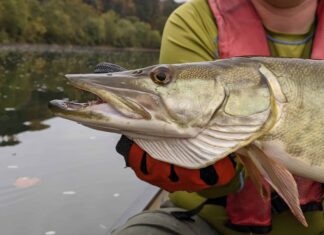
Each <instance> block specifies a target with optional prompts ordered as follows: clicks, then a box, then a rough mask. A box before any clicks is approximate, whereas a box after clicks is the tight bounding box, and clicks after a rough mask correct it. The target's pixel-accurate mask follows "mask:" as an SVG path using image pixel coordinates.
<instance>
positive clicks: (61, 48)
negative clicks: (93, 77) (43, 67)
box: [0, 44, 160, 53]
mask: <svg viewBox="0 0 324 235" xmlns="http://www.w3.org/2000/svg"><path fill="white" fill-rule="evenodd" d="M6 51H9V52H10V51H19V52H57V53H59V52H61V53H69V52H70V53H107V52H123V51H124V52H126V51H129V52H131V51H134V52H136V51H137V52H152V53H153V52H156V53H157V52H159V51H160V50H159V49H153V48H133V47H131V48H118V47H110V46H79V45H56V44H0V52H6Z"/></svg>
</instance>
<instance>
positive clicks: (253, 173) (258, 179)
mask: <svg viewBox="0 0 324 235" xmlns="http://www.w3.org/2000/svg"><path fill="white" fill-rule="evenodd" d="M236 157H237V159H238V161H240V162H241V163H242V164H243V165H244V167H245V169H246V170H247V172H248V176H249V177H250V179H251V180H252V182H253V184H254V185H255V187H256V188H257V190H258V191H259V192H260V195H261V197H262V199H263V200H264V201H265V202H266V201H269V200H270V195H271V194H270V191H269V190H267V189H266V188H265V186H264V184H263V182H264V178H263V176H262V175H261V173H260V171H259V169H258V168H257V167H256V165H255V164H254V162H253V161H252V159H251V158H250V157H249V156H248V155H247V152H246V153H244V154H238V153H237V154H236Z"/></svg>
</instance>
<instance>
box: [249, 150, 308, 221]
mask: <svg viewBox="0 0 324 235" xmlns="http://www.w3.org/2000/svg"><path fill="white" fill-rule="evenodd" d="M246 151H247V153H248V155H249V157H250V158H251V160H252V162H253V163H254V164H255V166H256V168H258V169H259V170H260V172H261V174H262V175H263V176H264V178H265V179H266V181H267V182H268V183H269V184H270V185H271V186H272V188H273V189H274V190H275V191H276V192H277V193H278V194H279V195H280V197H281V198H282V199H283V200H284V201H285V202H286V204H287V205H288V207H289V208H290V210H291V212H292V213H293V215H294V216H295V217H296V218H297V220H298V221H299V222H301V224H303V225H304V226H305V227H308V224H307V221H306V219H305V217H304V214H303V212H302V210H301V208H300V203H299V196H298V189H297V184H296V181H295V179H294V177H293V176H292V174H291V173H290V172H289V171H288V170H287V169H286V168H285V167H284V166H283V165H282V164H281V163H279V162H277V161H275V160H273V159H271V158H269V157H268V156H266V155H265V153H264V152H263V151H262V150H260V149H259V148H258V147H257V146H256V145H254V144H251V145H249V146H247V147H246Z"/></svg>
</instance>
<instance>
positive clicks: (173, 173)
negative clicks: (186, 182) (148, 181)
mask: <svg viewBox="0 0 324 235" xmlns="http://www.w3.org/2000/svg"><path fill="white" fill-rule="evenodd" d="M169 179H170V180H171V181H172V182H178V181H179V176H178V175H177V172H176V171H175V169H174V165H173V164H171V166H170V175H169Z"/></svg>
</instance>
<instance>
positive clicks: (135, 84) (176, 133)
mask: <svg viewBox="0 0 324 235" xmlns="http://www.w3.org/2000/svg"><path fill="white" fill-rule="evenodd" d="M212 71H214V70H211V66H208V63H201V64H199V63H196V64H178V65H156V66H151V67H147V68H143V69H136V70H130V71H122V72H114V73H104V74H68V75H66V77H67V79H68V80H69V81H70V83H71V84H72V85H73V86H75V87H76V88H79V89H81V90H85V91H88V92H91V93H93V94H95V95H96V96H98V97H99V101H95V102H88V103H75V102H67V101H61V100H54V101H51V102H50V108H51V110H52V111H53V112H54V114H56V115H57V116H60V117H63V118H67V119H70V120H73V121H77V122H79V123H81V124H84V125H86V126H89V127H92V128H94V129H100V130H104V131H109V132H117V133H121V134H126V135H128V136H130V137H132V136H133V137H136V136H139V135H140V136H141V138H145V136H147V137H148V138H151V137H154V136H156V137H179V138H191V137H194V136H196V135H197V134H198V133H199V132H201V130H202V129H203V128H204V126H206V125H207V123H208V122H209V121H210V120H211V118H212V116H213V114H214V113H215V111H216V110H217V109H218V108H219V107H220V106H221V105H222V103H223V101H224V99H225V91H224V87H223V86H222V84H221V83H220V82H218V81H217V79H215V74H214V73H213V72H212Z"/></svg>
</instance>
